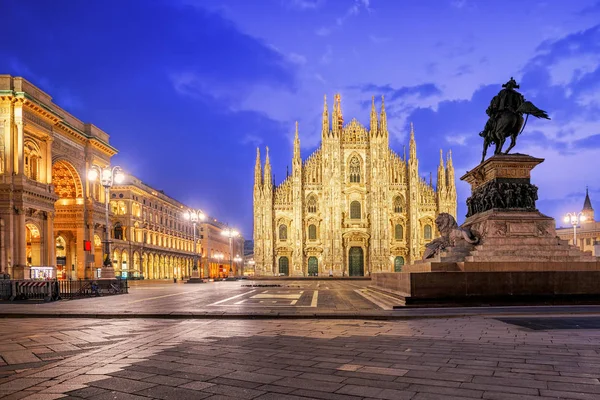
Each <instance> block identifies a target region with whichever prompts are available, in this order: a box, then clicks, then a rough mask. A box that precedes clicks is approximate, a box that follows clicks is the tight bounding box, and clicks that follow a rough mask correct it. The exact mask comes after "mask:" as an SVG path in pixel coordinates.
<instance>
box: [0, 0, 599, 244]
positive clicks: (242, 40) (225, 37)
mask: <svg viewBox="0 0 600 400" xmlns="http://www.w3.org/2000/svg"><path fill="white" fill-rule="evenodd" d="M0 3H1V4H2V10H3V15H2V25H3V28H4V29H3V31H4V32H5V37H4V40H2V41H0V73H8V74H12V75H19V76H23V77H25V78H26V79H28V80H30V81H31V82H32V83H34V84H35V85H38V86H39V87H40V88H42V89H43V90H45V91H46V92H48V93H49V94H50V95H51V96H53V98H54V100H55V102H56V103H57V104H59V105H61V106H62V107H64V108H65V109H67V110H68V111H69V112H71V113H73V114H74V115H75V116H77V117H78V118H80V119H82V120H84V121H86V122H92V123H94V124H95V125H97V126H99V127H100V128H102V129H103V130H105V131H106V132H108V133H109V134H110V135H111V143H112V144H113V145H114V146H116V147H117V148H118V149H119V154H118V155H117V156H116V157H115V159H114V161H115V163H117V164H119V165H121V166H122V167H124V168H125V169H126V170H127V171H129V172H130V173H132V174H134V175H136V176H138V177H140V178H141V179H142V180H144V181H145V182H147V183H149V184H151V185H153V186H155V187H156V188H158V189H162V190H165V191H166V192H167V193H168V194H170V195H171V196H173V197H175V198H177V199H178V200H180V201H182V202H184V203H186V204H190V205H192V206H195V207H200V208H202V209H204V210H206V211H207V212H208V213H210V214H211V215H213V216H215V217H216V218H218V219H220V220H223V221H226V222H229V223H230V224H231V225H234V226H237V227H239V228H240V229H241V230H242V232H243V233H244V235H245V236H246V237H247V238H250V237H251V233H252V184H253V166H254V159H255V154H256V146H257V145H258V146H261V147H262V148H263V150H264V146H267V145H268V146H269V148H270V149H271V152H270V153H271V160H272V163H273V170H274V173H275V175H276V180H277V182H279V181H281V179H283V178H284V176H285V173H286V166H287V165H290V164H291V156H292V140H293V133H294V121H296V120H297V121H299V132H300V140H301V144H302V155H303V157H304V158H306V157H307V156H308V155H309V154H310V153H311V152H312V151H313V150H314V149H315V148H316V146H318V143H319V138H320V118H321V111H322V107H323V95H324V94H327V96H328V98H329V99H330V107H331V100H332V99H333V94H334V93H337V92H339V93H341V95H342V108H343V113H344V117H345V118H346V120H349V119H350V118H352V117H356V118H357V119H358V120H359V121H361V122H363V123H365V124H367V123H368V119H369V104H370V99H371V96H373V95H375V96H377V97H378V98H379V97H380V96H381V95H385V96H386V109H387V111H388V126H389V129H390V133H391V141H390V143H391V146H392V148H394V149H395V150H396V151H398V152H402V147H403V145H404V144H407V142H408V132H409V130H408V127H409V124H410V122H413V123H414V126H415V134H416V140H417V152H418V156H419V158H420V164H419V165H420V168H421V175H423V176H429V172H430V171H432V172H434V176H435V171H436V167H437V163H438V160H439V149H440V148H443V149H444V151H447V150H448V149H452V152H453V158H454V165H455V169H456V173H457V180H458V178H459V177H460V176H461V175H462V174H463V173H464V172H466V171H467V170H469V169H471V168H473V167H474V166H475V165H477V163H478V162H479V159H480V157H481V146H482V143H481V139H480V138H479V136H478V132H479V131H481V129H482V128H483V125H484V124H485V120H486V115H485V109H486V107H487V105H488V103H489V101H490V100H491V98H492V97H493V95H494V94H496V93H497V92H498V90H500V89H501V84H502V83H505V82H506V81H507V80H508V79H509V78H510V77H511V76H514V77H515V79H516V80H517V81H518V83H519V84H520V85H521V92H522V93H523V94H524V95H525V97H526V98H527V99H528V100H531V101H532V102H533V103H534V104H536V105H537V106H538V107H540V108H542V109H544V110H546V111H548V113H549V115H550V116H551V118H552V120H551V121H541V120H531V119H530V122H529V123H528V125H527V127H526V129H525V131H524V133H523V135H522V136H521V137H520V138H519V141H518V144H517V147H516V148H515V149H514V151H515V152H519V153H526V154H530V155H533V156H536V157H540V158H545V159H546V161H545V162H544V163H543V164H542V165H540V166H539V167H537V168H536V169H535V170H534V172H533V183H535V184H537V185H538V186H539V187H540V191H539V195H540V200H539V202H538V208H539V209H540V210H541V211H542V212H543V213H545V214H547V215H550V216H552V217H555V218H559V219H560V218H561V216H562V215H563V214H564V213H566V212H568V211H575V210H580V209H581V207H582V205H583V199H584V194H585V187H586V185H589V188H590V196H591V198H592V204H593V205H594V204H595V203H597V201H598V199H600V185H599V184H598V178H597V175H598V170H599V166H600V157H599V155H600V152H599V148H600V23H599V22H598V21H600V2H598V1H597V0H589V1H584V0H581V1H568V2H567V1H553V0H548V1H537V0H530V1H527V2H523V1H508V0H503V1H474V0H448V1H444V0H419V1H406V0H220V1H217V0H214V1H209V0H103V1H78V0H54V1H52V2H49V1H42V0H34V1H29V2H24V1H19V0H0ZM378 103H379V102H378ZM263 154H264V151H263ZM457 185H458V194H459V218H458V219H459V222H460V221H462V220H464V217H463V216H464V214H465V213H466V210H465V206H464V203H465V199H466V197H468V195H469V187H468V185H467V184H466V183H463V182H460V181H459V182H457Z"/></svg>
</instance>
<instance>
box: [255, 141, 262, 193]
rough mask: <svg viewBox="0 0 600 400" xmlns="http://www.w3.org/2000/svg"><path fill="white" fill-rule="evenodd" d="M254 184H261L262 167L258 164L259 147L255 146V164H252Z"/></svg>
mask: <svg viewBox="0 0 600 400" xmlns="http://www.w3.org/2000/svg"><path fill="white" fill-rule="evenodd" d="M254 186H255V187H259V186H262V168H261V166H260V148H258V147H257V148H256V164H254Z"/></svg>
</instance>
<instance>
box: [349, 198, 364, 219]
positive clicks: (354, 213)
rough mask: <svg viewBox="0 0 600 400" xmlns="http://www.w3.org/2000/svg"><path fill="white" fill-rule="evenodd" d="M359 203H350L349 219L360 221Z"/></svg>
mask: <svg viewBox="0 0 600 400" xmlns="http://www.w3.org/2000/svg"><path fill="white" fill-rule="evenodd" d="M360 214H361V212H360V202H358V201H356V200H355V201H353V202H352V203H350V218H351V219H360V218H361V217H360Z"/></svg>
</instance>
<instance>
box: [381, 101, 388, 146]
mask: <svg viewBox="0 0 600 400" xmlns="http://www.w3.org/2000/svg"><path fill="white" fill-rule="evenodd" d="M380 120H381V136H387V114H386V113H385V103H384V101H383V96H381V118H380Z"/></svg>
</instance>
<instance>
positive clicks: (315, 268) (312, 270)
mask: <svg viewBox="0 0 600 400" xmlns="http://www.w3.org/2000/svg"><path fill="white" fill-rule="evenodd" d="M317 275H319V260H317V257H309V258H308V276H317Z"/></svg>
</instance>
